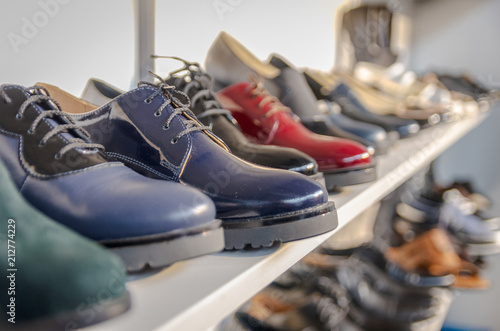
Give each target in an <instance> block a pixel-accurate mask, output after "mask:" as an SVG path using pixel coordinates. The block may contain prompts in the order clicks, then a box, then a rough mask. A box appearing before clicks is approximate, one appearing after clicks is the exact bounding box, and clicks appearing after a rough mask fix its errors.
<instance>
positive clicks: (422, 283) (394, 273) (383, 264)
mask: <svg viewBox="0 0 500 331" xmlns="http://www.w3.org/2000/svg"><path fill="white" fill-rule="evenodd" d="M352 258H353V259H358V260H360V261H363V262H364V263H366V264H369V265H373V266H374V267H375V268H377V269H378V270H379V271H380V272H381V273H383V274H387V275H389V276H390V277H391V278H392V279H394V280H396V281H398V282H399V283H400V284H402V285H405V286H410V287H414V288H430V287H445V286H450V285H452V284H453V282H454V281H455V278H454V277H453V275H444V276H434V275H430V274H420V273H417V272H411V271H407V270H405V269H403V268H401V267H400V266H398V265H397V264H395V263H392V262H391V261H389V260H388V259H387V258H386V256H385V255H384V254H383V253H381V252H380V250H379V249H378V248H374V247H371V246H368V247H365V248H362V249H360V250H359V251H357V252H356V253H355V254H353V256H352Z"/></svg>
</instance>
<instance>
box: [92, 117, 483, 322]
mask: <svg viewBox="0 0 500 331" xmlns="http://www.w3.org/2000/svg"><path fill="white" fill-rule="evenodd" d="M485 117H486V115H485V114H482V115H480V116H478V117H475V118H469V119H466V120H462V121H459V122H455V123H449V124H440V125H437V126H436V127H433V128H430V129H426V130H423V131H422V132H421V133H419V134H418V135H417V136H416V137H414V138H410V139H406V140H402V141H399V142H398V143H397V144H396V145H395V146H393V147H392V148H391V150H390V152H389V154H387V155H384V156H380V157H377V174H378V180H376V181H374V182H371V183H367V184H361V185H355V186H350V187H347V188H345V189H344V190H343V192H342V193H339V194H334V195H330V200H333V201H335V204H336V207H337V211H338V216H339V217H338V218H339V226H338V228H337V229H335V230H333V231H331V232H329V233H326V234H323V235H320V236H317V237H314V238H310V239H305V240H300V241H297V242H292V243H287V244H283V245H281V246H279V247H275V248H270V249H260V250H254V251H238V252H223V253H219V254H213V255H208V256H203V257H200V258H196V259H193V260H190V261H184V262H179V263H176V264H175V265H173V266H171V267H169V268H166V269H164V270H162V271H160V272H157V273H155V274H152V275H148V276H141V277H135V278H133V279H131V280H130V281H129V282H128V283H127V287H128V289H129V291H130V293H131V295H132V300H133V301H132V308H131V309H130V311H129V312H127V313H125V314H123V315H122V316H119V317H117V318H115V319H112V320H110V321H107V322H104V323H101V324H98V325H96V326H94V327H89V328H87V329H85V330H86V331H112V330H113V331H114V330H119V331H129V330H130V331H137V330H141V331H148V330H162V331H181V330H182V331H184V330H186V331H198V330H199V331H206V330H207V329H209V328H211V327H213V326H214V325H216V324H217V323H219V322H220V321H221V320H222V319H224V318H225V317H226V316H227V315H228V314H230V313H231V312H233V311H234V310H235V309H236V308H237V307H238V306H240V305H241V304H243V303H244V302H245V301H247V300H248V299H250V298H251V297H252V296H253V295H255V294H256V293H258V292H259V291H260V290H262V289H263V288H264V287H265V286H267V285H268V284H269V283H271V282H272V281H273V280H274V279H275V278H277V277H278V276H279V275H280V274H282V273H283V272H284V271H286V270H287V269H288V268H290V267H291V266H292V265H294V264H295V263H296V262H298V261H299V260H300V259H302V258H303V257H304V256H305V255H306V254H308V253H309V252H311V251H312V250H313V249H315V248H316V247H317V246H319V245H320V244H321V243H322V242H324V241H325V240H326V239H328V238H330V237H331V236H332V235H335V233H336V232H338V230H339V229H341V228H342V227H343V226H345V225H346V224H348V223H349V222H351V221H352V220H354V219H355V218H356V216H358V215H360V214H361V213H362V212H363V211H365V210H366V209H367V208H369V207H370V206H371V205H373V204H374V203H376V202H378V201H379V200H380V199H382V198H383V197H385V196H386V195H387V194H389V193H390V192H391V191H393V190H394V189H395V188H397V187H398V186H400V185H401V184H402V183H403V182H405V181H406V180H407V179H409V178H410V177H411V176H412V175H414V174H415V173H416V172H417V171H418V170H420V169H422V168H423V167H424V166H426V165H427V164H429V163H430V162H431V161H432V160H434V159H435V158H436V157H437V156H439V155H440V154H441V153H442V152H443V151H444V150H446V149H447V148H448V147H449V146H451V145H452V144H454V143H455V142H456V141H457V140H459V139H460V138H461V137H463V136H464V135H465V134H467V133H468V132H469V131H470V130H472V129H473V128H474V127H476V126H477V125H478V124H479V123H480V122H481V121H482V120H483V119H484V118H485Z"/></svg>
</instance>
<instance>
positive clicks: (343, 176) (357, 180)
mask: <svg viewBox="0 0 500 331" xmlns="http://www.w3.org/2000/svg"><path fill="white" fill-rule="evenodd" d="M323 174H324V176H325V182H326V189H327V190H328V191H335V190H336V189H338V188H340V187H344V186H349V185H357V184H364V183H368V182H371V181H374V180H375V179H377V171H376V169H375V167H371V168H365V169H357V170H351V171H342V172H323Z"/></svg>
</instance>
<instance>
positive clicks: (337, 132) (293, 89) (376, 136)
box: [269, 54, 389, 155]
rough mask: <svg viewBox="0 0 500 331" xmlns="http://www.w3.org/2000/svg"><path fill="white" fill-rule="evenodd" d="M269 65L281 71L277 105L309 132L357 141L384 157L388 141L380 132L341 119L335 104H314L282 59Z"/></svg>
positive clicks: (273, 59)
mask: <svg viewBox="0 0 500 331" xmlns="http://www.w3.org/2000/svg"><path fill="white" fill-rule="evenodd" d="M269 64H271V65H273V66H275V67H276V68H279V69H280V71H281V75H280V79H276V80H275V83H276V85H278V86H279V87H280V89H281V91H285V92H282V93H281V96H280V99H281V102H282V103H283V104H284V105H285V106H288V107H290V108H291V109H292V111H293V112H294V113H295V114H297V115H298V116H299V117H300V118H301V119H302V120H303V122H304V125H305V126H306V127H307V128H308V129H309V130H311V131H313V132H315V133H318V134H323V135H329V136H335V137H341V138H347V139H351V140H354V141H358V142H360V143H362V144H364V145H365V146H368V147H373V148H374V149H375V155H383V154H386V153H387V149H388V148H389V139H388V137H387V132H386V131H385V130H384V129H382V128H381V127H379V126H377V125H373V124H370V123H365V122H360V121H356V120H352V119H350V118H349V117H347V116H345V115H343V114H342V113H341V112H340V108H339V107H337V106H336V105H335V104H331V103H326V102H323V101H317V100H316V98H315V97H314V94H313V92H312V91H311V88H310V87H309V85H308V84H307V81H306V79H305V78H304V76H303V75H302V73H300V72H299V71H298V70H297V69H296V68H295V67H294V66H292V65H291V64H290V63H289V62H288V61H286V60H284V59H283V57H281V56H278V55H276V54H274V55H273V56H272V57H271V59H270V61H269ZM275 96H277V95H275ZM318 110H319V112H318ZM325 114H326V115H327V116H326V117H325ZM322 118H323V119H322ZM311 119H313V120H311Z"/></svg>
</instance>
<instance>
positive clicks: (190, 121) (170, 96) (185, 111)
mask: <svg viewBox="0 0 500 331" xmlns="http://www.w3.org/2000/svg"><path fill="white" fill-rule="evenodd" d="M150 73H151V74H152V75H153V76H155V77H156V78H157V79H158V80H159V81H160V83H159V84H155V83H150V82H146V81H141V82H139V84H138V86H139V87H140V86H150V87H153V88H155V89H156V91H155V92H153V93H152V94H151V95H150V96H149V97H148V98H147V99H146V100H144V102H145V103H151V101H152V100H153V98H155V97H156V96H158V95H162V94H163V95H165V96H166V97H167V98H166V99H167V100H166V101H165V102H164V103H163V104H162V105H161V106H160V108H158V109H157V110H156V112H155V114H154V115H155V116H156V117H159V116H161V114H162V112H163V111H164V110H165V108H166V107H167V106H168V105H170V104H173V105H174V106H175V107H174V111H173V112H172V113H171V114H170V116H169V117H168V118H167V121H166V122H165V124H164V125H163V129H164V130H168V128H169V127H170V123H171V122H172V120H173V119H174V118H175V116H177V115H185V118H186V121H185V122H184V124H185V125H186V128H185V129H184V130H182V131H181V132H179V133H178V134H177V135H176V136H175V137H173V138H172V140H171V141H170V142H171V143H172V144H175V143H177V141H178V140H179V139H180V138H181V137H182V136H184V135H186V134H188V133H190V132H195V131H210V130H211V129H210V127H208V126H204V125H202V124H201V123H199V122H197V121H195V120H194V118H195V115H194V114H193V113H192V111H191V110H190V109H189V107H190V106H191V101H190V100H189V97H188V96H187V94H186V93H184V92H182V91H179V90H177V89H176V88H175V86H172V85H169V84H168V83H167V82H166V81H165V80H164V79H163V78H161V77H160V76H158V75H156V74H154V73H152V72H150ZM177 96H180V97H182V98H184V99H185V102H182V101H181V100H180V99H179V98H178V97H177Z"/></svg>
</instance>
